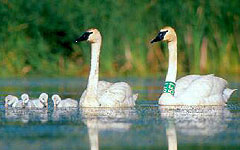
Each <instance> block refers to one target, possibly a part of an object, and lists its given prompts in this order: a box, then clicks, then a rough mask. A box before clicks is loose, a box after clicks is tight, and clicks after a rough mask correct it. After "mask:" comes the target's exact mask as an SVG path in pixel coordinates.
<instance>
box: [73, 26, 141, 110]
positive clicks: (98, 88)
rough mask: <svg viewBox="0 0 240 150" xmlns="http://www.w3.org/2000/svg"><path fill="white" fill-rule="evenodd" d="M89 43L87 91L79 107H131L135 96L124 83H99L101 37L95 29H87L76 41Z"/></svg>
mask: <svg viewBox="0 0 240 150" xmlns="http://www.w3.org/2000/svg"><path fill="white" fill-rule="evenodd" d="M79 41H88V42H89V43H91V67H90V74H89V78H88V85H87V89H86V90H85V91H84V92H83V94H82V96H81V98H80V102H79V106H81V107H133V106H134V105H135V101H136V99H137V94H135V95H133V94H132V89H131V87H130V86H129V85H128V84H127V83H125V82H118V83H110V82H106V81H99V56H100V50H101V43H102V36H101V34H100V32H99V31H98V30H97V29H89V30H87V31H86V32H84V33H83V35H82V36H81V37H80V38H78V39H77V40H76V42H79Z"/></svg>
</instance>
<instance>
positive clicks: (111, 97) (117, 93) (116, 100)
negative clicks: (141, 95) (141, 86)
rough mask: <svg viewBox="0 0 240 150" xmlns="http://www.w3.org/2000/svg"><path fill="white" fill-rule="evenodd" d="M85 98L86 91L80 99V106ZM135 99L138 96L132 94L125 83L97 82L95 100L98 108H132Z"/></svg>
mask: <svg viewBox="0 0 240 150" xmlns="http://www.w3.org/2000/svg"><path fill="white" fill-rule="evenodd" d="M85 96H86V90H85V91H84V92H83V94H82V96H81V98H80V102H79V105H80V106H82V102H83V100H84V98H85ZM137 97H138V94H132V89H131V87H130V86H129V84H128V83H126V82H117V83H111V82H106V81H99V82H98V89H97V98H98V102H99V106H100V107H133V106H135V101H136V100H137Z"/></svg>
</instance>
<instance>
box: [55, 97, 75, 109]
mask: <svg viewBox="0 0 240 150" xmlns="http://www.w3.org/2000/svg"><path fill="white" fill-rule="evenodd" d="M57 107H78V101H76V100H74V99H71V98H67V99H64V100H61V101H60V103H59V104H58V105H57Z"/></svg>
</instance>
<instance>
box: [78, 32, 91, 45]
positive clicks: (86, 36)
mask: <svg viewBox="0 0 240 150" xmlns="http://www.w3.org/2000/svg"><path fill="white" fill-rule="evenodd" d="M92 33H93V32H84V33H83V34H82V36H80V37H79V38H77V39H76V41H75V42H76V43H77V42H81V41H86V40H87V39H88V37H89V35H90V34H92Z"/></svg>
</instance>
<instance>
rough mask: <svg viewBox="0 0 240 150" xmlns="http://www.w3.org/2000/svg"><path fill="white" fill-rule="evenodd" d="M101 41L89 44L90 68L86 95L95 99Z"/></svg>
mask: <svg viewBox="0 0 240 150" xmlns="http://www.w3.org/2000/svg"><path fill="white" fill-rule="evenodd" d="M100 47H101V41H99V42H96V43H92V44H91V66H90V74H89V78H88V85H87V93H86V94H87V95H89V94H90V95H91V97H95V98H97V85H98V78H99V77H98V76H99V55H100Z"/></svg>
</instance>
